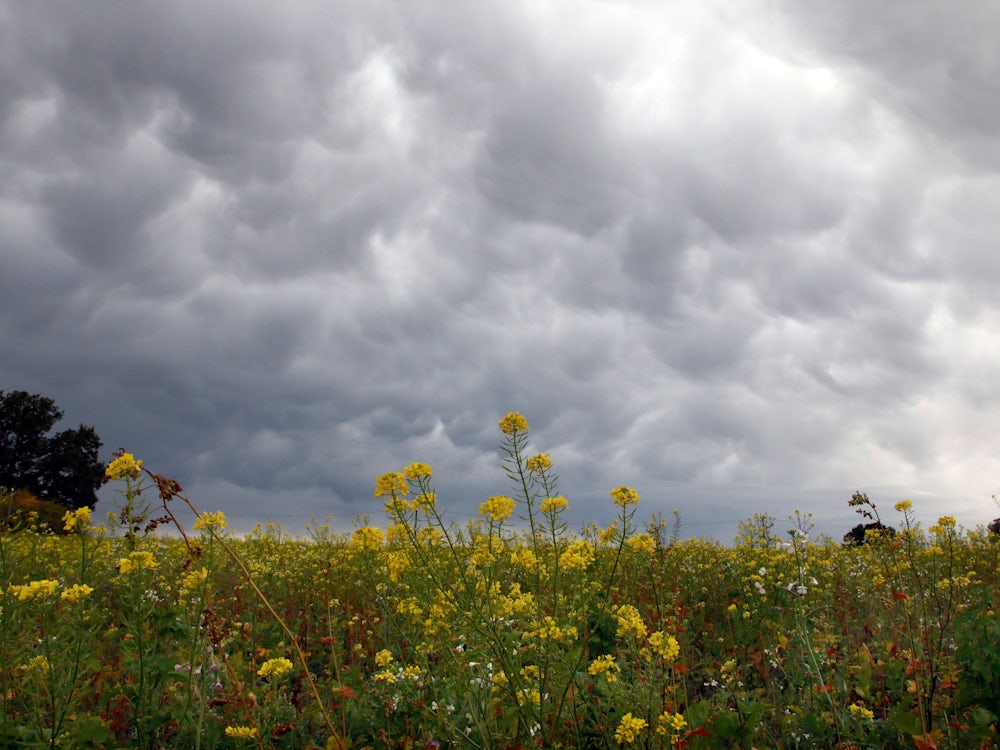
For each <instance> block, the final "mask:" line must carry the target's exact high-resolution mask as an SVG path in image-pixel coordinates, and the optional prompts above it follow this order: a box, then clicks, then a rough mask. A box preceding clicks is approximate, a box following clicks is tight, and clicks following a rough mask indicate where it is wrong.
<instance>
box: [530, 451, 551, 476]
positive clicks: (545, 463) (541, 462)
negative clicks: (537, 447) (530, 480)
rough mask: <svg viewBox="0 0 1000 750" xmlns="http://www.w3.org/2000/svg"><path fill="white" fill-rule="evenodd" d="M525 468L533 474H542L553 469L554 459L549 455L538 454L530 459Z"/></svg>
mask: <svg viewBox="0 0 1000 750" xmlns="http://www.w3.org/2000/svg"><path fill="white" fill-rule="evenodd" d="M525 466H526V467H527V469H528V471H530V472H532V473H533V474H542V473H544V472H545V471H547V470H549V469H551V468H552V459H551V458H550V457H549V454H548V453H536V454H535V455H534V456H532V457H531V458H529V459H528V461H527V463H526V464H525Z"/></svg>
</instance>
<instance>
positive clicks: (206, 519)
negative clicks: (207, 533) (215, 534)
mask: <svg viewBox="0 0 1000 750" xmlns="http://www.w3.org/2000/svg"><path fill="white" fill-rule="evenodd" d="M228 525H229V522H228V521H227V520H226V514H225V513H223V512H222V511H221V510H220V511H216V512H215V513H202V514H201V515H200V516H198V519H197V520H196V521H195V522H194V525H193V526H192V527H191V528H193V529H194V530H195V531H201V530H202V529H209V530H211V529H214V530H215V531H222V530H223V529H224V528H226V526H228Z"/></svg>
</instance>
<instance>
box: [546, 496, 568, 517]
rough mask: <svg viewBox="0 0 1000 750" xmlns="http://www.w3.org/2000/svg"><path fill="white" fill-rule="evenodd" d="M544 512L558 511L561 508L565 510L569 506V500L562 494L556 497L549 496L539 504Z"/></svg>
mask: <svg viewBox="0 0 1000 750" xmlns="http://www.w3.org/2000/svg"><path fill="white" fill-rule="evenodd" d="M539 507H540V508H541V510H542V513H558V512H559V511H561V510H565V509H566V508H567V507H569V500H567V499H566V498H564V497H563V496H562V495H558V496H556V497H547V498H545V499H544V500H542V504H541V505H540V506H539Z"/></svg>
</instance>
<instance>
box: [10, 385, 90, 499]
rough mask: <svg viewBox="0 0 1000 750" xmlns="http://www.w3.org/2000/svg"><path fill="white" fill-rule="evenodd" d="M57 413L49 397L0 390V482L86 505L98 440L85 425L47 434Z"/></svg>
mask: <svg viewBox="0 0 1000 750" xmlns="http://www.w3.org/2000/svg"><path fill="white" fill-rule="evenodd" d="M62 416H63V412H62V410H61V409H59V408H58V407H57V406H56V405H55V401H53V400H52V399H50V398H47V397H45V396H41V395H39V394H33V393H28V392H27V391H10V392H9V393H5V392H4V391H0V486H4V487H10V488H12V489H21V488H23V489H27V490H29V491H30V492H31V493H32V494H34V495H37V496H38V497H41V498H44V499H46V500H53V501H55V502H58V503H61V504H63V505H66V506H68V507H70V508H82V507H83V506H89V507H91V508H92V507H93V506H94V505H95V504H96V503H97V488H98V487H100V486H101V481H102V479H103V477H104V464H103V463H102V462H101V461H100V459H99V458H98V452H99V451H100V449H101V439H100V438H99V437H98V436H97V432H95V431H94V428H93V427H89V426H87V425H80V426H79V428H77V429H75V430H64V431H62V432H59V433H57V434H55V435H53V436H51V437H49V432H50V431H51V430H52V428H53V427H54V426H55V424H56V422H58V421H59V420H60V419H62Z"/></svg>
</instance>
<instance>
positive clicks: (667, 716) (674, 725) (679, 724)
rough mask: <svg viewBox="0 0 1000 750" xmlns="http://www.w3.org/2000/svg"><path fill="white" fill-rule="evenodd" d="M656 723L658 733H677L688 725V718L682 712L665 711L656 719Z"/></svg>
mask: <svg viewBox="0 0 1000 750" xmlns="http://www.w3.org/2000/svg"><path fill="white" fill-rule="evenodd" d="M656 724H657V726H656V733H657V734H672V735H677V734H680V732H681V730H682V729H684V727H686V726H687V720H686V719H685V718H684V717H683V716H681V715H680V714H672V713H670V712H669V711H664V712H663V713H662V714H660V717H659V718H658V719H657V720H656Z"/></svg>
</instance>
